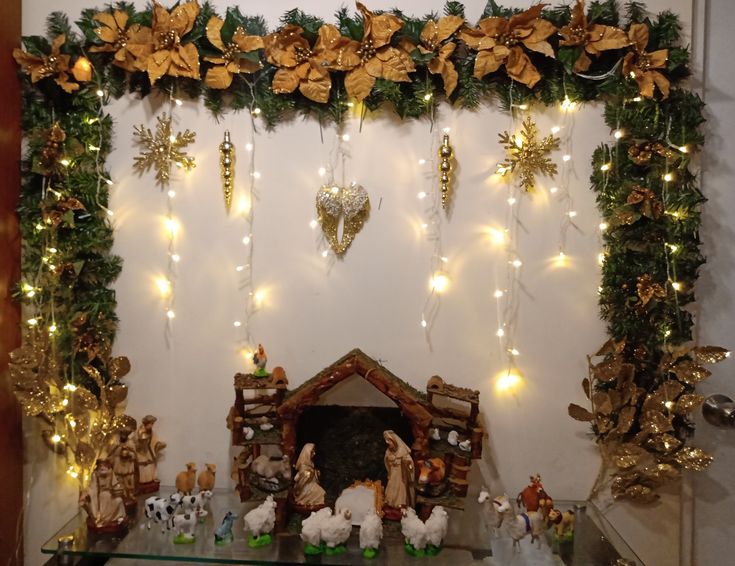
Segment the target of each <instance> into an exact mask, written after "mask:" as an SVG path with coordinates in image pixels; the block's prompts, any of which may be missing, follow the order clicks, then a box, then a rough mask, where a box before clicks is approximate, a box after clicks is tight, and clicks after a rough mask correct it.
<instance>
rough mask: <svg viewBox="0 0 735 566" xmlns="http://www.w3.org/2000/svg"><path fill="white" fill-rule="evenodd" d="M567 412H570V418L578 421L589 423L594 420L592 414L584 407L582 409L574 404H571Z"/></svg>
mask: <svg viewBox="0 0 735 566" xmlns="http://www.w3.org/2000/svg"><path fill="white" fill-rule="evenodd" d="M567 411H568V412H569V416H570V417H572V418H573V419H575V420H577V421H583V422H589V421H591V420H593V419H594V415H593V414H592V413H590V412H589V411H588V410H587V409H585V408H584V407H580V406H579V405H576V404H574V403H569V407H568V408H567Z"/></svg>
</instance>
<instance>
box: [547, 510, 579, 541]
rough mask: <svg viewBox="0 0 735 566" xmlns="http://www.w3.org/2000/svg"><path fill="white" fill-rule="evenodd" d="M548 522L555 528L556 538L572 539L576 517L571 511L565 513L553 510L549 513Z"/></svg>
mask: <svg viewBox="0 0 735 566" xmlns="http://www.w3.org/2000/svg"><path fill="white" fill-rule="evenodd" d="M548 521H549V523H550V524H551V525H553V527H554V534H556V538H571V537H572V536H573V535H574V523H575V521H576V517H575V516H574V511H572V510H571V509H570V510H568V511H564V512H562V511H559V510H558V509H552V510H551V511H549V516H548Z"/></svg>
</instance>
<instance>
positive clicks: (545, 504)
mask: <svg viewBox="0 0 735 566" xmlns="http://www.w3.org/2000/svg"><path fill="white" fill-rule="evenodd" d="M530 480H531V483H529V484H528V485H527V486H526V487H525V488H524V489H523V491H521V492H520V493H519V494H518V497H517V498H516V503H517V504H518V506H519V507H522V508H525V509H526V511H540V512H541V514H542V515H543V516H544V518H545V517H546V516H547V515H548V514H549V511H550V510H551V509H552V507H553V506H554V501H553V499H551V497H550V496H549V494H548V493H546V490H545V489H544V486H543V484H542V483H541V476H540V475H539V474H536V475H535V476H530Z"/></svg>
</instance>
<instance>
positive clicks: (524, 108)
mask: <svg viewBox="0 0 735 566" xmlns="http://www.w3.org/2000/svg"><path fill="white" fill-rule="evenodd" d="M518 108H520V109H521V110H528V104H519V105H518Z"/></svg>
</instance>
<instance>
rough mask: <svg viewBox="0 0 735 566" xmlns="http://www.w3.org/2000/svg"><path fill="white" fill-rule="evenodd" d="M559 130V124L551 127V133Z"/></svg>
mask: <svg viewBox="0 0 735 566" xmlns="http://www.w3.org/2000/svg"><path fill="white" fill-rule="evenodd" d="M560 131H561V128H560V127H559V126H554V127H553V128H551V133H552V134H558V133H559V132H560Z"/></svg>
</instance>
